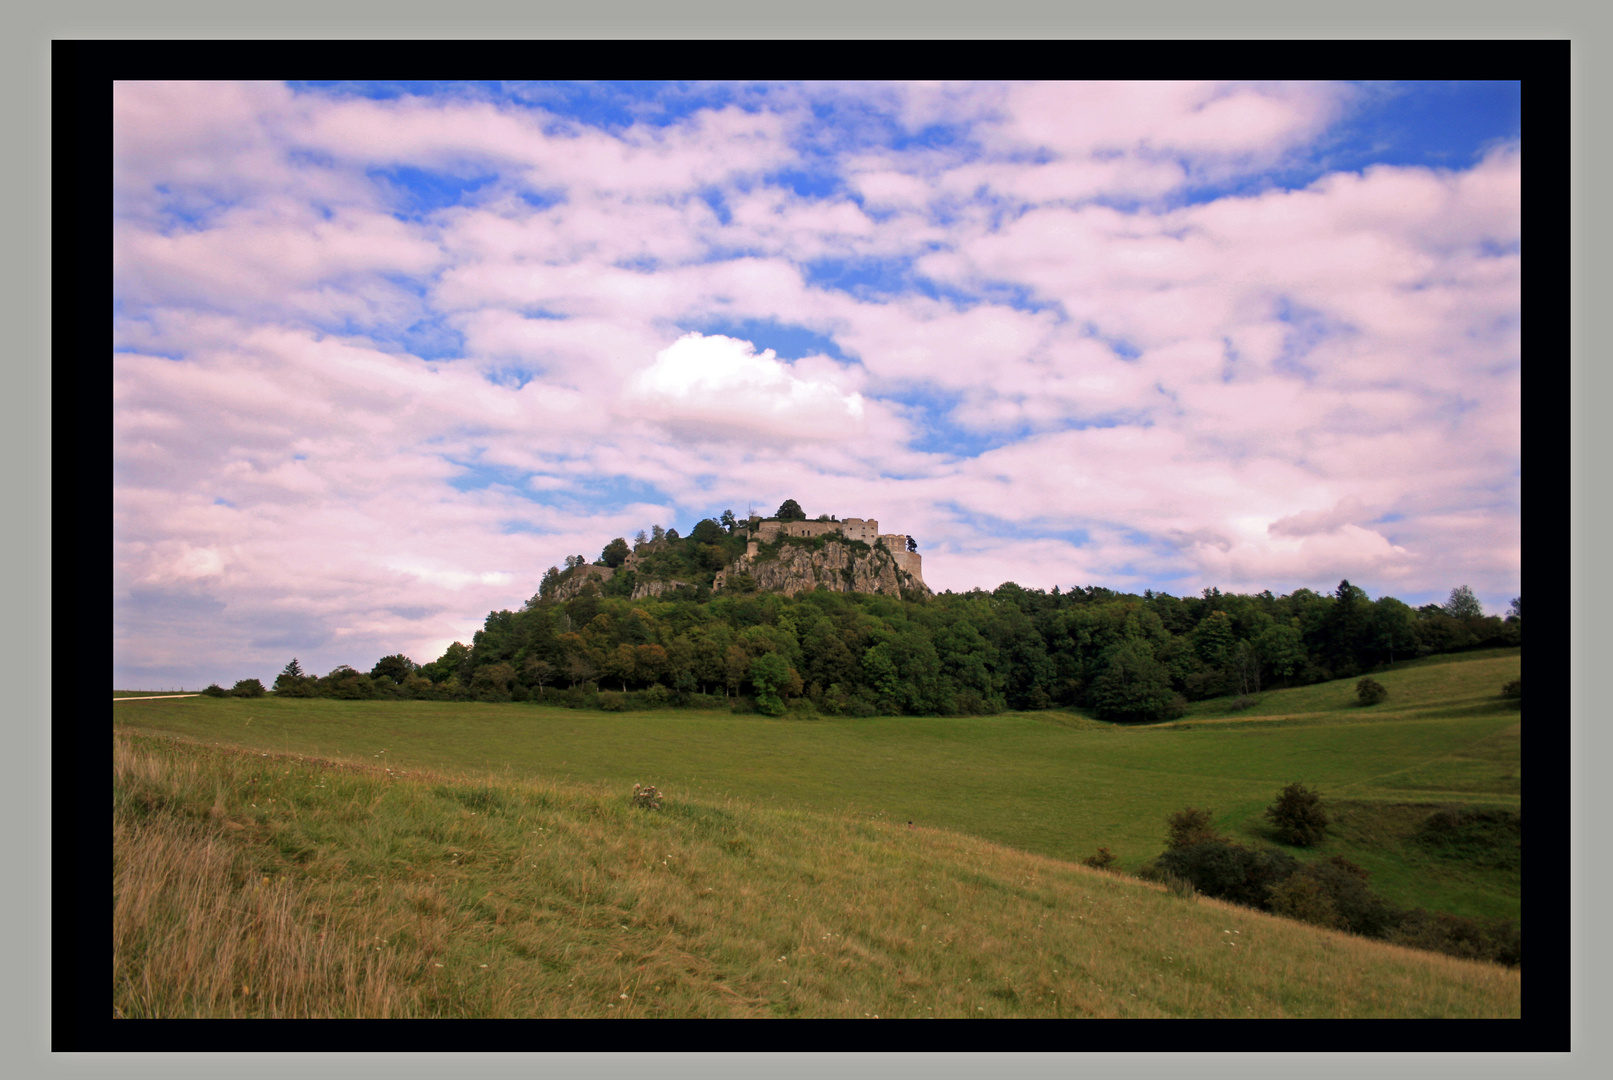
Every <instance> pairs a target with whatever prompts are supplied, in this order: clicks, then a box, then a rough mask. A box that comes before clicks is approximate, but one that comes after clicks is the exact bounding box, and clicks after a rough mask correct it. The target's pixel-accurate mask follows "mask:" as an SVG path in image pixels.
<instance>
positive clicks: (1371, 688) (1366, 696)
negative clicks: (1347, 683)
mask: <svg viewBox="0 0 1613 1080" xmlns="http://www.w3.org/2000/svg"><path fill="white" fill-rule="evenodd" d="M1355 698H1356V700H1357V701H1358V702H1360V703H1361V704H1362V705H1376V704H1378V702H1380V701H1387V700H1388V699H1389V691H1387V690H1385V689H1384V688H1383V684H1382V683H1381V682H1379V681H1378V680H1376V679H1362V680H1361V681H1360V682H1358V683H1356V684H1355Z"/></svg>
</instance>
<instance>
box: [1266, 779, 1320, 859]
mask: <svg viewBox="0 0 1613 1080" xmlns="http://www.w3.org/2000/svg"><path fill="white" fill-rule="evenodd" d="M1266 817H1268V818H1270V819H1271V822H1272V824H1273V825H1275V826H1276V827H1277V835H1278V836H1279V837H1281V838H1282V839H1283V840H1285V841H1287V842H1288V843H1290V844H1298V845H1299V846H1300V847H1310V846H1311V845H1312V844H1314V843H1316V842H1317V841H1318V840H1320V839H1322V837H1323V836H1325V835H1326V834H1327V811H1325V810H1323V809H1322V797H1321V796H1320V795H1318V794H1317V793H1316V792H1314V791H1312V790H1310V789H1309V788H1307V787H1306V786H1305V785H1304V784H1298V783H1295V784H1289V785H1288V786H1287V787H1285V788H1283V789H1282V791H1280V792H1278V794H1277V801H1276V802H1274V803H1272V804H1271V805H1270V806H1268V807H1266Z"/></svg>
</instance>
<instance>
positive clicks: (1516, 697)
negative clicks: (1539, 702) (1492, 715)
mask: <svg viewBox="0 0 1613 1080" xmlns="http://www.w3.org/2000/svg"><path fill="white" fill-rule="evenodd" d="M1501 696H1502V697H1504V698H1510V699H1512V700H1513V701H1522V700H1523V677H1522V676H1519V677H1518V678H1516V679H1513V680H1512V681H1511V682H1509V683H1505V684H1503V685H1502V687H1501Z"/></svg>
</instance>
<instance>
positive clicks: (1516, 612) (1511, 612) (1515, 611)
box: [1507, 596, 1523, 622]
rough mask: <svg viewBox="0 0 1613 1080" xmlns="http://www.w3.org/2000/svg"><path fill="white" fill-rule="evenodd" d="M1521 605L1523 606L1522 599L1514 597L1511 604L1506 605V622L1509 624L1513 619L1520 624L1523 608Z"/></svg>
mask: <svg viewBox="0 0 1613 1080" xmlns="http://www.w3.org/2000/svg"><path fill="white" fill-rule="evenodd" d="M1522 605H1523V597H1521V596H1514V597H1513V598H1512V603H1511V604H1510V605H1508V609H1507V622H1511V621H1512V620H1513V619H1517V620H1519V621H1520V622H1521V621H1522V620H1523V606H1522Z"/></svg>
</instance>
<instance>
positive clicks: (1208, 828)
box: [1165, 806, 1221, 850]
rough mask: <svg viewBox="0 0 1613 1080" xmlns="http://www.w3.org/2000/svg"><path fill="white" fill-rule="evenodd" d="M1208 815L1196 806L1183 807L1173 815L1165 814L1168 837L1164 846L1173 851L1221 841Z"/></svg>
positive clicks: (1208, 813)
mask: <svg viewBox="0 0 1613 1080" xmlns="http://www.w3.org/2000/svg"><path fill="white" fill-rule="evenodd" d="M1210 814H1211V812H1210V811H1209V810H1200V809H1199V808H1198V807H1196V806H1187V807H1183V808H1182V809H1180V810H1178V811H1176V813H1174V814H1167V815H1166V816H1165V824H1166V826H1167V827H1168V828H1169V829H1170V836H1169V837H1167V838H1166V840H1165V846H1166V847H1168V848H1171V849H1172V850H1174V849H1176V848H1185V847H1192V846H1193V845H1194V844H1208V843H1212V842H1214V841H1216V840H1219V839H1221V838H1220V837H1219V836H1217V835H1216V832H1215V826H1214V825H1213V824H1211V821H1210Z"/></svg>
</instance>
